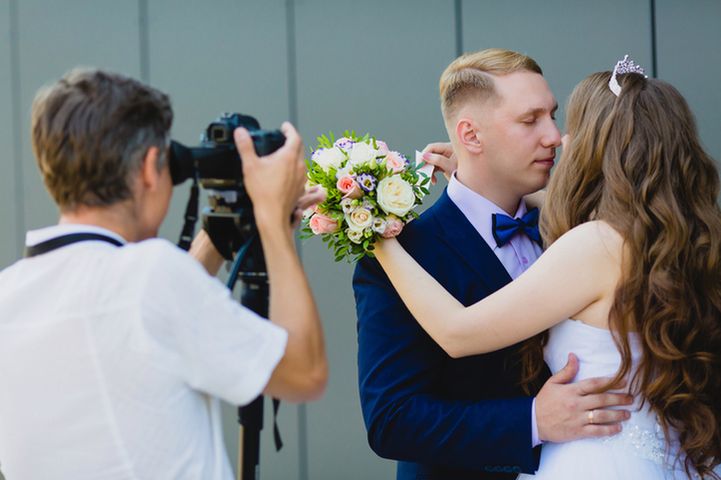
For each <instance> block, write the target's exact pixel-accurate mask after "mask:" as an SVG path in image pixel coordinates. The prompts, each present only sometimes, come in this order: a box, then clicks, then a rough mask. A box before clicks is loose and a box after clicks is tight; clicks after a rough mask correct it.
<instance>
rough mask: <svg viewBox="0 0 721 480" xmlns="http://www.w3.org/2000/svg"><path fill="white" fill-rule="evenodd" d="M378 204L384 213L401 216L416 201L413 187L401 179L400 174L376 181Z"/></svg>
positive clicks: (408, 210)
mask: <svg viewBox="0 0 721 480" xmlns="http://www.w3.org/2000/svg"><path fill="white" fill-rule="evenodd" d="M376 191H377V194H378V205H379V206H380V207H381V208H382V209H383V211H385V212H386V213H392V214H395V215H398V216H399V217H401V218H403V217H404V216H405V215H406V214H407V213H408V212H410V210H411V208H413V205H414V204H415V202H416V196H415V195H414V194H413V187H411V185H410V183H408V182H406V181H405V180H403V179H402V178H401V177H400V175H392V176H390V177H386V178H384V179H383V180H381V181H380V182H379V183H378V187H377V188H376Z"/></svg>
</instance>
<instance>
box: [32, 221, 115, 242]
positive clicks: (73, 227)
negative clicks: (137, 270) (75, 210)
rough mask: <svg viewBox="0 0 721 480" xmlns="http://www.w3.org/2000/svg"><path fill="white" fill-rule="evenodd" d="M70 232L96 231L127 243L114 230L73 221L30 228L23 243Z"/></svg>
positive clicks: (47, 238)
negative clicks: (35, 228) (34, 228)
mask: <svg viewBox="0 0 721 480" xmlns="http://www.w3.org/2000/svg"><path fill="white" fill-rule="evenodd" d="M71 233H98V234H100V235H107V236H108V237H110V238H114V239H115V240H117V241H119V242H121V243H123V244H126V243H128V242H127V240H125V239H124V238H123V237H121V236H120V235H118V234H117V233H115V232H112V231H110V230H108V229H106V228H102V227H98V226H95V225H81V224H74V223H63V224H60V225H53V226H51V227H45V228H40V229H37V230H30V231H28V232H27V233H26V234H25V245H27V246H28V247H31V246H33V245H37V244H38V243H42V242H44V241H46V240H50V239H51V238H55V237H61V236H63V235H68V234H71Z"/></svg>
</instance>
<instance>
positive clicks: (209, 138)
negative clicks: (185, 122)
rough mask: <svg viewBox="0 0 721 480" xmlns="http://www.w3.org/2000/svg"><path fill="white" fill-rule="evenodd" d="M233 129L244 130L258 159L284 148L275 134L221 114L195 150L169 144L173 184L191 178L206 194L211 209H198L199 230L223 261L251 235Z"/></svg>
mask: <svg viewBox="0 0 721 480" xmlns="http://www.w3.org/2000/svg"><path fill="white" fill-rule="evenodd" d="M238 127H244V128H246V129H247V130H248V132H249V133H250V137H251V138H252V140H253V145H254V147H255V151H256V153H257V154H258V156H264V155H268V154H270V153H273V152H274V151H276V150H278V149H279V148H280V147H282V146H283V144H284V143H285V135H283V133H282V132H280V131H279V130H261V128H260V124H259V123H258V121H257V120H256V119H255V118H253V117H251V116H248V115H241V114H239V113H232V114H228V113H226V114H224V115H223V116H221V117H220V118H218V119H217V120H216V121H214V122H212V123H210V125H208V127H207V128H206V129H205V132H203V134H202V136H201V143H200V145H199V146H197V147H186V146H184V145H181V144H180V143H178V142H175V141H171V142H170V155H169V164H170V175H171V177H172V179H173V185H179V184H180V183H183V182H184V181H185V180H187V179H193V180H195V181H197V182H198V183H200V185H201V186H202V187H203V188H204V189H205V190H206V191H207V192H208V200H209V204H210V206H209V207H208V208H206V209H204V210H203V228H204V229H205V230H206V231H207V232H208V236H209V237H210V239H211V241H212V242H213V244H214V245H215V247H216V248H217V249H218V251H219V252H220V253H221V255H223V257H224V258H225V259H227V260H232V258H233V253H234V252H236V251H237V250H238V249H239V248H240V247H241V246H242V245H243V244H244V243H246V242H247V241H248V240H249V239H251V238H252V237H253V236H254V234H255V233H256V228H255V220H254V217H253V204H252V202H251V200H250V197H249V196H248V194H247V192H246V191H245V187H244V185H243V169H242V166H241V162H242V159H241V158H240V155H239V154H238V150H237V149H236V146H235V141H234V140H233V132H234V131H235V129H236V128H238ZM192 201H193V199H192V196H191V202H190V203H192ZM195 202H196V207H195V209H196V212H197V199H196V200H195ZM190 203H189V208H188V210H189V211H190V210H191V207H190ZM187 219H188V214H187V213H186V222H187ZM184 230H185V229H184ZM184 233H187V232H185V231H184ZM191 235H192V234H191Z"/></svg>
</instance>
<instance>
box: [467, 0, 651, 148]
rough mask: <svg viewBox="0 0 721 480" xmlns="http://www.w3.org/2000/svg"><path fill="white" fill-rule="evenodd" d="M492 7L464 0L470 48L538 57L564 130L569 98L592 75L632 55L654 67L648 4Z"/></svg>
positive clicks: (559, 1)
mask: <svg viewBox="0 0 721 480" xmlns="http://www.w3.org/2000/svg"><path fill="white" fill-rule="evenodd" d="M489 7H490V4H489V2H475V1H464V2H463V49H464V51H474V50H480V49H484V48H490V47H499V48H508V49H511V50H517V51H519V52H522V53H525V54H527V55H530V56H531V57H533V58H534V59H535V60H536V61H537V62H538V63H539V64H540V65H541V68H542V69H543V73H544V76H545V77H546V79H547V80H548V83H549V85H550V87H551V90H552V91H553V93H554V94H555V95H556V99H557V100H558V103H559V105H560V109H559V112H558V113H559V115H558V116H557V120H558V126H559V128H561V130H563V126H564V125H563V122H564V118H565V117H564V111H565V108H564V106H565V103H566V99H567V98H568V95H569V94H570V93H571V91H572V90H573V87H574V86H575V85H576V84H577V83H578V82H579V81H581V80H582V79H583V78H584V77H585V76H586V75H588V74H590V73H592V72H597V71H601V70H611V69H613V66H614V65H615V63H616V61H617V60H618V59H620V58H622V57H623V55H624V54H626V53H628V54H630V55H631V57H633V58H634V59H635V60H636V62H637V63H638V64H640V65H642V66H644V67H646V68H647V70H649V71H650V68H651V19H650V12H649V4H648V2H627V1H625V0H609V1H606V2H596V1H593V0H579V1H575V2H569V1H566V0H549V1H545V2H536V1H533V0H510V1H506V2H493V3H492V7H493V8H489ZM557 158H558V157H557Z"/></svg>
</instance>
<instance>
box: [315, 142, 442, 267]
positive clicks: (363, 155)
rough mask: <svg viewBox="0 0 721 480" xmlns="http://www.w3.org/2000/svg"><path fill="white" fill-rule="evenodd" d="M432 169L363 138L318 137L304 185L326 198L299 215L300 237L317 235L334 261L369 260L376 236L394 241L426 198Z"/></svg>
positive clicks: (414, 216) (382, 143) (381, 143)
mask: <svg viewBox="0 0 721 480" xmlns="http://www.w3.org/2000/svg"><path fill="white" fill-rule="evenodd" d="M432 169H433V167H432V165H425V166H424V165H423V163H420V162H414V163H413V164H411V163H410V162H409V161H408V160H407V159H406V157H404V156H403V155H401V154H400V153H398V152H396V151H392V150H390V149H389V148H388V146H387V145H386V144H385V142H382V141H380V140H377V139H375V138H373V137H371V136H370V135H369V134H366V135H365V136H363V137H358V136H356V134H355V132H347V131H346V132H345V133H344V134H343V137H341V138H339V139H337V140H336V139H335V137H334V135H333V133H332V132H331V133H330V134H329V135H323V136H321V137H318V146H317V148H316V149H315V150H314V151H313V154H312V155H311V158H310V161H308V184H309V186H315V185H320V186H321V187H322V188H323V189H325V191H326V194H327V196H326V199H325V201H324V202H323V203H321V204H319V205H316V206H315V207H314V208H313V209H311V210H310V211H307V212H306V214H305V215H304V226H303V238H308V237H311V236H313V235H320V236H321V238H322V239H323V241H324V242H326V243H327V244H328V247H329V248H330V249H332V250H333V252H334V255H335V260H336V261H340V260H342V259H348V260H350V259H351V258H352V259H353V260H356V261H357V260H359V259H361V258H362V257H363V256H365V255H370V256H372V255H373V253H372V252H373V244H374V243H375V241H376V240H377V239H378V238H379V237H383V238H391V237H395V236H396V235H398V234H399V233H400V232H401V230H402V229H403V226H404V225H405V224H406V223H408V222H409V221H410V220H412V219H414V218H416V217H418V214H417V213H416V212H414V211H413V209H414V208H415V207H416V206H418V205H420V204H421V200H422V199H423V197H424V196H425V195H427V194H428V188H427V186H428V184H429V182H430V174H431V173H432Z"/></svg>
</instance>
